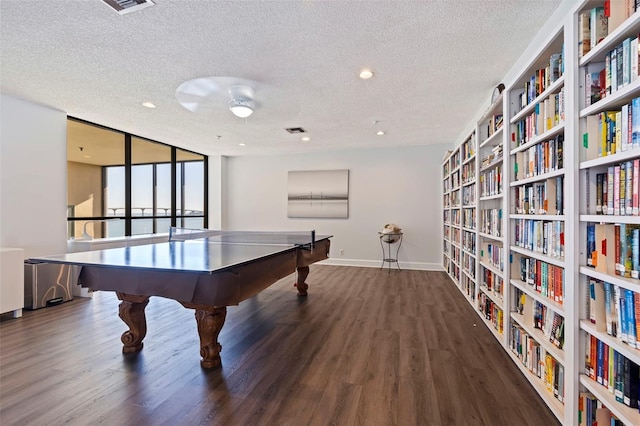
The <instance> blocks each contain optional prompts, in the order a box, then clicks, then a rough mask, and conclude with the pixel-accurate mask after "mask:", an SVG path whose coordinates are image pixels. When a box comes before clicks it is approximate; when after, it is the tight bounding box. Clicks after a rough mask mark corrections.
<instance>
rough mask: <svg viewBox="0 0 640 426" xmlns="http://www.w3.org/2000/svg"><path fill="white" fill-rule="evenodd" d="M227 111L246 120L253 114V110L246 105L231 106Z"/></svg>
mask: <svg viewBox="0 0 640 426" xmlns="http://www.w3.org/2000/svg"><path fill="white" fill-rule="evenodd" d="M229 109H230V110H231V112H232V113H233V115H235V116H236V117H240V118H247V117H249V116H250V115H251V114H253V108H251V107H250V106H248V105H232V106H231V107H230V108H229Z"/></svg>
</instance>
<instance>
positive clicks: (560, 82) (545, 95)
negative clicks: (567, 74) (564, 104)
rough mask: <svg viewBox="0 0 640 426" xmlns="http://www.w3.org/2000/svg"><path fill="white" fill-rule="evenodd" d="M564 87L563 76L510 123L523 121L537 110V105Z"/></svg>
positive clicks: (514, 116) (519, 112) (515, 115)
mask: <svg viewBox="0 0 640 426" xmlns="http://www.w3.org/2000/svg"><path fill="white" fill-rule="evenodd" d="M562 86H564V76H561V77H560V78H559V79H558V80H556V81H555V82H554V83H552V84H551V85H550V86H549V87H548V88H547V89H546V90H545V91H543V92H542V93H540V94H539V95H538V96H536V98H535V99H533V101H531V102H529V103H528V104H527V106H526V107H524V108H522V109H521V110H520V111H518V112H517V113H516V114H514V115H513V117H511V120H509V122H510V123H511V124H514V123H516V122H518V121H519V120H522V119H523V118H524V117H526V116H527V115H528V114H531V113H532V112H533V111H534V110H535V108H536V105H538V104H539V103H540V101H542V100H544V99H545V98H548V97H549V95H551V94H553V93H556V92H558V90H560V88H561V87H562Z"/></svg>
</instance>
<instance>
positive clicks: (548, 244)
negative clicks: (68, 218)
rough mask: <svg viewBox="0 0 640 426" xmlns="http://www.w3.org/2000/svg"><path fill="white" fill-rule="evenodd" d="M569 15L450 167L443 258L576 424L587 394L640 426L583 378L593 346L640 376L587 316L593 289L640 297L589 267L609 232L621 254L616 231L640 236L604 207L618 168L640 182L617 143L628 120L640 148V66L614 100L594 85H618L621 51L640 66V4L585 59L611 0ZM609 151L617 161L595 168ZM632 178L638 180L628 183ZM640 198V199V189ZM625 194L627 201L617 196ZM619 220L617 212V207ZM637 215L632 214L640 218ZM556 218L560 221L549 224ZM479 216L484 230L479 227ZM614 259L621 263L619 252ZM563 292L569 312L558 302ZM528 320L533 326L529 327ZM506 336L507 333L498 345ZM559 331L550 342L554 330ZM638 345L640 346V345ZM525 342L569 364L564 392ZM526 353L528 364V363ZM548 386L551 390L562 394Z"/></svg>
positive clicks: (529, 58)
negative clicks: (638, 122)
mask: <svg viewBox="0 0 640 426" xmlns="http://www.w3.org/2000/svg"><path fill="white" fill-rule="evenodd" d="M563 3H564V2H563ZM567 3H568V4H569V3H570V6H567V8H568V9H567V16H565V17H564V18H562V19H561V18H558V19H557V20H556V21H554V22H552V23H549V24H547V25H545V27H544V29H541V31H540V33H539V34H538V35H536V37H535V38H533V39H532V43H531V45H530V46H529V47H528V48H527V50H526V52H527V53H526V55H523V56H522V57H521V59H519V60H518V62H517V63H516V64H514V66H513V69H512V70H511V71H510V76H511V77H510V81H505V86H506V87H505V89H504V91H503V92H502V94H501V96H500V97H499V98H498V100H497V101H496V102H495V103H493V104H491V105H490V106H489V107H487V109H486V110H485V111H484V112H483V113H482V114H481V117H480V118H479V119H478V121H477V122H476V123H475V128H474V129H473V130H471V131H470V132H469V133H468V134H467V136H466V137H465V138H464V139H463V140H462V141H461V143H460V144H458V146H457V147H456V148H455V149H454V150H452V152H451V154H449V155H448V156H447V157H445V159H444V160H443V184H442V187H443V194H444V197H443V199H444V201H445V204H446V203H449V204H448V205H449V206H450V207H449V208H448V207H446V206H445V208H443V218H444V219H445V220H444V221H445V222H450V223H451V224H450V225H445V227H444V230H445V233H447V232H449V233H450V234H447V235H445V238H444V243H443V247H444V249H445V250H448V251H449V253H448V254H446V255H445V256H443V259H444V260H443V264H444V265H445V271H446V272H447V273H448V274H449V276H450V277H451V279H452V280H453V281H454V283H455V285H456V286H457V287H458V288H459V290H460V291H461V292H462V293H463V294H464V295H465V298H466V300H468V301H469V303H471V304H472V306H473V307H474V310H475V311H476V312H477V313H478V315H479V316H480V318H481V319H482V322H483V323H484V324H485V325H486V326H487V328H489V330H490V331H491V332H492V334H493V335H494V336H495V338H496V339H497V341H498V342H499V344H500V345H501V346H502V347H503V348H505V350H506V352H507V353H508V354H509V356H510V357H511V359H512V360H513V362H515V363H516V365H518V368H520V370H521V371H522V373H523V374H524V375H525V377H526V378H527V380H528V381H529V382H530V383H531V385H532V386H533V387H534V389H536V391H537V392H538V393H539V394H540V396H541V397H542V399H543V400H544V401H545V403H546V404H547V405H548V406H549V408H550V409H551V411H552V412H553V413H554V414H555V415H556V416H557V418H558V420H560V422H561V423H562V424H563V425H567V426H577V425H578V424H580V425H582V424H583V423H581V419H582V420H584V417H582V418H581V416H585V415H586V414H585V412H581V411H580V408H579V401H582V398H583V397H584V392H591V393H592V394H593V395H595V397H596V398H597V399H598V400H599V401H600V402H599V404H601V405H602V404H604V405H605V406H607V407H608V408H610V409H611V411H612V412H613V414H614V415H616V416H617V417H618V418H620V419H621V420H622V421H623V422H624V423H625V424H626V425H627V426H631V425H640V414H639V413H638V411H637V409H631V408H628V407H626V406H625V405H623V404H621V403H619V402H616V401H615V398H614V397H613V396H612V395H610V394H609V391H608V390H607V389H605V388H604V387H602V386H601V385H598V384H597V383H596V382H594V381H593V380H591V379H590V378H589V377H588V376H585V375H584V374H581V372H583V371H584V370H585V368H586V367H585V348H586V344H587V343H591V337H590V336H593V337H594V338H596V339H598V340H599V341H600V342H602V343H600V345H601V344H606V345H608V346H609V347H610V348H613V349H615V350H616V351H618V352H619V353H620V354H622V356H625V357H626V358H627V359H628V360H629V361H630V362H633V363H635V364H637V365H640V349H635V348H633V347H631V345H629V344H627V343H624V342H622V341H621V340H619V339H618V338H617V337H612V336H609V335H608V334H607V333H606V332H602V331H597V327H596V326H595V325H594V324H593V323H591V321H590V315H591V312H590V309H591V308H590V306H589V305H588V303H589V302H588V303H585V301H590V300H591V299H590V298H591V297H592V296H591V293H590V291H591V289H596V288H597V289H598V290H597V291H598V292H600V291H602V290H600V289H601V288H602V289H608V290H607V291H608V292H609V293H608V294H614V293H615V292H617V291H621V290H623V289H624V291H623V292H622V294H625V296H626V297H629V294H631V293H632V292H633V293H640V280H639V279H635V278H625V277H621V276H619V275H615V272H614V273H611V272H612V270H614V269H615V268H616V266H615V262H613V263H614V265H613V267H612V266H611V262H612V257H606V255H604V254H602V253H600V255H601V256H605V258H606V262H607V263H606V268H605V269H606V270H608V271H609V272H610V273H603V272H600V271H601V270H603V268H602V264H600V268H599V270H598V271H596V270H595V268H592V267H589V266H586V264H587V262H590V263H592V261H591V260H592V259H593V253H587V251H588V248H587V234H588V233H589V238H592V235H593V234H592V232H593V231H594V229H598V232H599V238H600V239H599V240H598V239H597V242H596V243H595V245H596V246H597V244H598V243H600V244H601V243H602V233H603V232H606V233H608V234H607V235H608V237H607V238H609V240H610V241H611V240H614V237H613V236H612V232H613V231H612V229H613V230H614V231H615V230H618V231H619V232H620V233H621V232H622V231H621V230H622V225H624V227H625V228H624V229H625V230H629V229H633V228H634V227H640V216H637V215H636V216H631V215H615V216H614V215H599V214H595V213H596V212H600V210H597V209H596V207H597V206H600V207H601V205H600V204H598V203H603V198H601V197H602V195H601V194H602V193H603V186H602V185H603V183H602V182H603V176H605V175H606V176H610V173H611V170H612V169H613V173H614V176H615V173H616V168H619V171H620V176H621V175H622V170H623V169H624V170H625V172H626V170H635V164H636V162H638V161H639V160H640V146H637V145H635V146H634V145H633V143H631V144H625V143H624V142H625V139H624V138H622V136H619V135H622V134H623V132H622V131H621V132H619V133H615V130H614V129H615V127H612V126H615V124H612V123H615V121H616V120H621V117H629V121H628V122H627V123H626V124H627V127H626V131H627V135H633V134H635V132H637V133H638V135H640V128H639V129H637V130H634V128H633V126H632V124H633V123H635V121H634V117H635V114H636V112H637V110H638V109H639V108H633V106H634V102H638V100H637V99H636V98H640V75H638V76H635V75H633V73H631V72H630V71H629V69H633V71H634V72H635V73H637V74H640V72H639V71H638V69H639V68H640V66H636V65H634V64H635V62H634V63H633V64H628V65H625V66H626V67H627V68H624V69H626V70H627V71H624V72H627V74H626V77H625V74H623V75H622V77H621V80H620V81H623V82H624V83H625V84H620V85H618V84H616V85H615V87H614V88H611V89H609V90H607V88H605V87H604V86H603V87H602V88H601V89H598V88H597V87H598V85H597V84H592V83H594V82H596V81H597V82H598V84H599V82H601V81H605V80H603V78H602V76H603V75H609V74H607V73H606V72H605V74H602V72H601V70H602V69H603V68H605V69H606V66H607V65H606V64H607V63H609V66H611V63H612V61H613V59H612V57H613V53H614V51H615V53H616V55H618V52H622V53H620V57H621V58H623V57H624V58H631V57H634V55H636V56H637V51H633V52H632V53H631V54H630V55H627V56H623V55H624V49H625V46H629V47H628V49H631V48H632V47H631V46H632V45H633V43H634V42H632V39H633V38H639V39H640V37H639V35H640V10H639V11H638V12H635V13H628V12H627V10H626V9H625V10H624V14H621V9H620V8H621V7H625V8H626V7H627V5H632V4H633V2H626V1H610V2H607V4H608V6H609V7H610V10H611V13H612V15H611V17H610V18H608V19H610V20H613V21H612V22H615V24H614V25H609V33H608V34H603V35H598V36H597V37H595V36H594V38H602V40H600V41H599V43H598V44H596V45H595V46H593V47H592V48H591V47H590V45H589V47H590V51H588V52H587V51H586V50H584V51H583V50H582V48H583V47H585V44H584V43H583V44H581V40H582V37H583V36H584V35H585V34H586V33H585V32H584V29H585V26H584V22H585V21H584V19H585V17H586V16H587V12H588V17H589V19H591V15H593V16H594V17H595V16H597V14H598V13H600V12H599V10H600V8H602V7H603V6H604V4H605V0H578V1H567ZM631 7H635V6H631ZM614 9H615V10H614ZM595 22H602V20H597V21H595ZM581 24H582V26H581ZM587 28H591V27H590V26H589V25H587ZM593 29H594V31H595V30H596V27H595V26H594V27H593ZM594 34H595V33H594ZM590 36H591V33H590V32H589V37H590ZM635 43H636V45H637V44H640V43H638V42H637V41H636V42H635ZM636 49H637V48H636ZM583 52H584V55H582V54H581V53H583ZM607 61H608V62H607ZM616 64H618V63H617V62H616ZM620 64H622V61H620ZM633 66H635V68H633ZM596 72H597V73H599V74H598V79H597V80H596V79H594V77H595V75H596ZM619 72H620V73H622V72H623V71H622V68H619V69H618V68H616V78H617V76H618V74H617V73H619ZM514 75H515V77H513V76H514ZM609 77H610V78H609V80H606V81H605V83H606V82H607V81H608V82H609V84H613V83H612V81H614V80H612V78H613V77H612V75H610V76H609ZM594 87H595V88H596V89H594ZM634 99H636V100H635V101H634ZM629 105H631V106H629ZM625 114H628V115H626V116H625ZM614 118H615V119H614ZM603 123H605V124H604V125H603ZM596 125H599V126H600V127H596ZM607 126H608V127H607ZM621 127H622V126H621ZM603 129H604V131H603ZM592 132H593V133H592ZM617 137H621V138H622V139H621V140H622V143H618V141H617V140H614V139H613V138H617ZM636 138H637V136H636ZM609 139H611V140H609ZM627 140H628V138H627ZM623 149H624V151H623ZM616 150H617V151H618V152H616ZM598 151H601V152H602V151H611V152H609V155H608V156H604V157H598V158H594V157H597V155H598ZM629 164H631V167H630V166H629ZM535 173H539V174H537V175H535ZM639 175H640V173H639ZM628 176H629V175H628V174H626V173H625V178H627V177H628ZM625 184H626V185H627V182H625ZM631 185H632V186H631V188H633V181H632V184H631ZM621 187H622V180H620V181H619V188H621ZM559 188H560V189H562V191H560V190H558V189H559ZM616 190H619V189H614V190H611V191H608V193H613V192H615V191H616ZM625 190H626V188H625ZM598 191H600V192H598ZM620 193H621V192H620ZM627 194H631V199H632V201H627V200H628V199H629V198H627V199H625V208H626V207H628V206H629V203H630V202H631V203H632V204H633V192H628V191H625V196H627ZM472 195H473V197H471V196H472ZM620 197H621V196H620ZM620 200H622V198H620ZM464 204H468V205H464ZM461 205H462V206H461ZM620 206H622V201H620ZM606 207H607V209H608V210H609V211H611V210H613V211H615V206H614V207H613V208H611V207H610V206H609V205H606ZM634 207H635V205H632V210H631V211H629V210H626V213H634V212H635V211H634V210H633V208H634ZM545 211H546V212H549V214H542V213H543V212H545ZM524 212H535V213H536V214H524ZM623 212H625V210H623ZM447 214H449V215H450V216H447ZM472 214H475V218H470V217H469V216H470V215H472ZM465 215H466V216H465ZM461 217H463V218H462V219H461ZM447 219H448V220H447ZM461 224H462V225H464V226H461ZM471 224H473V225H471ZM594 224H595V225H596V226H592V225H594ZM597 225H604V226H597ZM609 225H613V226H609ZM636 232H637V231H635V230H632V231H631V234H627V233H626V231H625V235H627V238H635V235H637V234H636ZM462 234H466V235H465V236H463V235H462ZM494 234H495V235H494ZM628 235H631V237H629V236H628ZM463 238H466V239H465V240H463ZM463 241H464V242H465V243H466V246H464V247H463ZM630 241H631V242H629V243H628V244H629V246H631V247H632V246H633V241H632V240H630ZM532 242H533V243H535V244H532ZM607 244H608V243H607ZM593 245H594V244H593V239H590V240H589V250H593ZM461 247H463V248H462V249H461ZM525 247H526V248H525ZM607 247H609V246H607ZM532 248H535V250H531V249H532ZM632 249H633V247H632ZM632 249H629V251H631V250H632ZM543 250H544V252H543ZM607 250H608V251H609V252H610V253H611V252H614V251H615V250H614V249H613V246H611V248H608V249H607ZM620 250H622V248H620ZM472 253H473V254H472ZM545 253H547V254H545ZM496 258H498V259H499V261H497V260H496ZM588 258H589V259H591V260H588ZM596 258H598V257H597V256H596ZM474 261H475V264H473V262H474ZM463 263H464V267H463ZM498 264H500V265H504V266H503V269H504V270H503V271H501V270H500V268H499V267H497V266H495V265H498ZM472 265H474V266H472ZM538 267H539V268H540V269H538ZM612 268H613V269H612ZM461 271H462V272H461ZM633 271H635V269H633ZM632 273H633V272H632ZM523 280H527V281H528V282H529V284H527V283H526V282H525V281H523ZM596 280H599V281H596ZM532 282H535V286H534V285H532ZM600 283H609V284H611V285H613V286H617V288H616V290H615V291H614V292H611V289H613V287H605V286H604V284H600ZM599 285H602V286H603V287H599ZM489 288H492V290H490V289H489ZM493 289H496V290H493ZM558 290H560V292H561V293H562V299H559V298H556V295H558ZM552 292H553V293H552ZM632 296H634V297H637V296H636V295H635V294H633V295H632ZM558 297H559V296H558ZM594 300H595V299H594ZM610 300H611V299H610ZM630 300H631V299H630ZM531 304H533V305H531ZM532 306H533V307H534V308H535V309H539V311H535V309H534V312H544V313H545V315H546V314H550V315H553V317H547V318H553V320H556V315H559V316H561V317H562V318H563V319H564V328H563V329H557V330H562V331H563V332H564V345H563V349H559V348H557V347H556V346H555V345H554V344H553V343H552V342H551V341H550V339H549V337H547V336H545V335H544V332H543V331H541V330H538V329H536V328H535V327H533V325H532V324H533V322H532V321H533V316H532V314H531V308H532ZM639 309H640V308H639ZM519 312H524V313H525V314H526V315H527V316H526V319H527V321H525V316H523V315H521V314H520V313H519ZM599 312H600V311H599ZM639 312H640V311H639ZM530 315H531V316H530ZM599 315H601V314H599ZM487 317H489V318H490V319H487ZM599 318H600V317H599ZM610 321H611V318H610ZM556 324H557V323H556ZM496 327H498V328H500V329H501V330H503V331H502V332H501V333H500V332H498V330H497V329H496ZM547 327H548V325H547ZM629 327H631V326H629ZM542 328H544V327H542ZM546 331H547V333H549V329H547V330H546ZM559 333H560V332H559ZM560 336H561V334H559V336H558V338H559V339H561V337H560ZM636 340H640V333H638V338H637V339H636ZM524 341H527V342H529V343H530V344H531V342H534V341H535V342H537V343H533V344H534V345H539V348H540V350H541V351H542V352H543V353H545V352H546V353H548V354H549V355H550V356H551V357H552V358H554V359H555V361H550V362H551V364H553V366H554V368H555V370H554V371H552V372H551V373H549V371H547V372H546V373H548V374H551V379H549V376H548V374H547V375H545V374H542V373H541V372H540V371H537V375H536V374H534V373H532V372H531V371H530V370H531V369H533V368H534V367H535V366H533V365H529V366H527V365H524V364H523V361H522V359H521V358H526V357H527V356H529V355H528V354H526V353H522V348H521V347H520V348H517V347H515V346H514V345H516V344H517V343H522V342H524ZM535 348H537V346H536V347H534V349H535ZM529 349H531V348H529ZM517 350H519V351H520V352H521V354H520V356H519V355H518V354H517V353H516V352H514V351H517ZM534 358H535V357H534ZM529 359H530V360H531V359H532V358H531V357H529ZM545 362H546V361H545ZM548 365H550V364H547V367H548ZM538 376H542V378H541V377H538ZM545 377H546V378H545ZM545 380H546V381H549V380H551V381H552V382H553V385H551V386H550V385H549V383H545ZM638 380H640V378H638ZM554 386H557V387H558V389H554ZM554 391H555V392H556V395H555V396H554ZM557 397H559V398H560V399H561V400H563V401H564V404H563V403H562V402H561V401H560V400H558V399H557ZM588 426H593V425H591V424H589V425H588Z"/></svg>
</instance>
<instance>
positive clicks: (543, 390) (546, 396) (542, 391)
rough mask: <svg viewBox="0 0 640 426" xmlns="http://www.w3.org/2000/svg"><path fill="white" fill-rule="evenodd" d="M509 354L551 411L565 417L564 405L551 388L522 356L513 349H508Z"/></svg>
mask: <svg viewBox="0 0 640 426" xmlns="http://www.w3.org/2000/svg"><path fill="white" fill-rule="evenodd" d="M507 354H509V356H510V357H511V359H512V361H513V362H514V364H516V365H517V366H518V368H519V369H520V371H522V374H523V375H524V377H526V378H527V380H528V381H529V383H530V384H531V386H532V387H533V389H535V391H536V392H538V395H540V397H541V398H542V400H543V401H544V402H545V403H546V404H547V406H548V407H549V409H550V410H551V412H553V414H555V416H556V417H557V418H558V419H562V418H564V415H565V414H564V413H565V407H564V405H563V404H562V402H560V401H559V400H558V399H557V398H556V397H554V396H553V393H552V392H551V391H550V390H549V389H547V387H546V386H545V384H544V382H543V381H542V379H540V378H539V377H537V376H535V375H534V374H533V373H532V372H531V371H529V369H528V368H527V366H526V365H524V364H523V363H522V360H520V358H518V355H517V354H516V353H514V352H513V351H512V350H511V349H508V350H507Z"/></svg>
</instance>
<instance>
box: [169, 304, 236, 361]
mask: <svg viewBox="0 0 640 426" xmlns="http://www.w3.org/2000/svg"><path fill="white" fill-rule="evenodd" d="M180 303H181V304H182V305H183V306H184V307H185V308H189V309H195V310H196V322H197V323H198V335H199V336H200V356H201V357H202V359H201V360H200V365H201V366H202V368H214V367H218V366H219V365H220V351H221V350H222V345H220V343H218V335H219V334H220V330H222V326H223V325H224V320H225V319H226V317H227V307H226V306H204V305H197V304H192V303H185V302H180Z"/></svg>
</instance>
